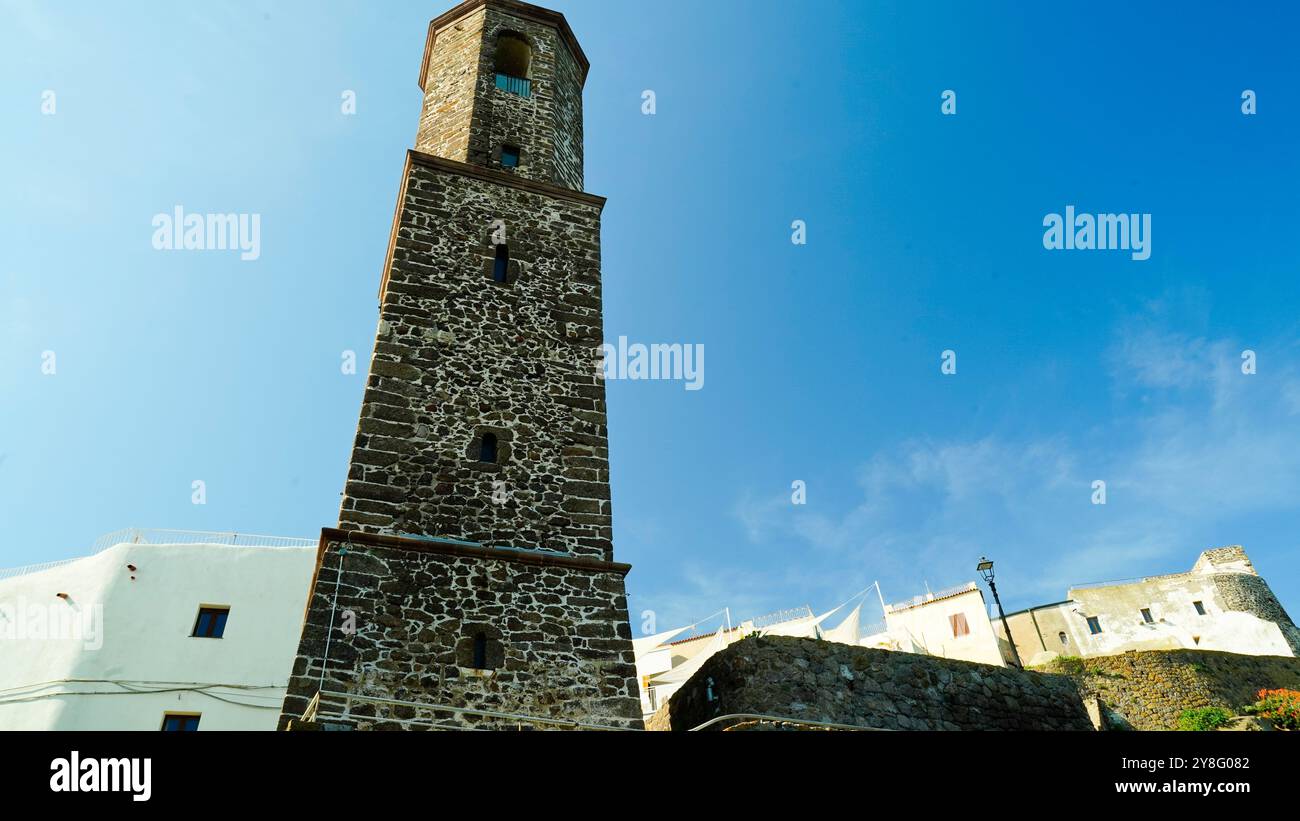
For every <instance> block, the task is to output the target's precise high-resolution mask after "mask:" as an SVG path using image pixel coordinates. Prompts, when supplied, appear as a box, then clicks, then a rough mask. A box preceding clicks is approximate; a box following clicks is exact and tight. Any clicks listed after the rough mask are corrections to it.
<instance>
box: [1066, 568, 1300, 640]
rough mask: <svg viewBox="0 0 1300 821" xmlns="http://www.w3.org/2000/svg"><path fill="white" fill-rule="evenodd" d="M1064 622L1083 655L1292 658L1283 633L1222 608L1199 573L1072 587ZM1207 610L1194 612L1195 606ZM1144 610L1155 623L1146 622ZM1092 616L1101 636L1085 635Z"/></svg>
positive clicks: (1209, 579) (1210, 581)
mask: <svg viewBox="0 0 1300 821" xmlns="http://www.w3.org/2000/svg"><path fill="white" fill-rule="evenodd" d="M1070 597H1071V599H1073V602H1071V603H1070V604H1069V605H1068V606H1063V607H1065V609H1066V611H1067V612H1066V613H1065V619H1066V622H1067V624H1068V625H1070V629H1071V633H1072V635H1073V637H1074V639H1075V641H1076V642H1077V643H1078V645H1079V646H1080V647H1081V648H1082V649H1083V655H1084V656H1094V655H1111V654H1114V653H1123V652H1126V651H1128V650H1171V649H1179V648H1186V649H1199V650H1221V651H1224V652H1229V653H1240V654H1243V655H1254V656H1290V655H1293V654H1292V652H1291V648H1290V646H1289V645H1288V644H1287V642H1286V639H1285V637H1284V636H1283V635H1282V631H1281V629H1280V628H1279V627H1278V625H1277V624H1275V623H1274V622H1271V621H1265V620H1263V619H1261V618H1259V617H1258V616H1255V615H1254V614H1251V613H1244V612H1240V611H1228V610H1225V609H1224V606H1223V602H1222V601H1221V600H1220V597H1219V593H1218V589H1217V588H1216V586H1215V584H1214V578H1213V576H1209V575H1200V574H1197V573H1187V574H1180V575H1176V576H1165V577H1160V578H1153V579H1147V580H1143V581H1139V582H1134V583H1131V584H1124V585H1113V586H1108V587H1094V588H1084V589H1075V590H1071V591H1070ZM1197 601H1199V602H1201V603H1202V604H1203V605H1204V607H1205V611H1206V612H1205V615H1200V614H1199V613H1197V612H1196V605H1195V602H1197ZM1142 608H1147V609H1149V610H1150V611H1151V616H1152V618H1153V619H1155V622H1154V623H1152V624H1147V623H1145V622H1144V621H1143V619H1142V612H1141V611H1142ZM1087 616H1096V617H1097V618H1098V619H1099V620H1100V622H1101V628H1102V632H1101V633H1098V634H1096V635H1093V634H1091V633H1090V632H1089V631H1088V625H1087V619H1086V617H1087Z"/></svg>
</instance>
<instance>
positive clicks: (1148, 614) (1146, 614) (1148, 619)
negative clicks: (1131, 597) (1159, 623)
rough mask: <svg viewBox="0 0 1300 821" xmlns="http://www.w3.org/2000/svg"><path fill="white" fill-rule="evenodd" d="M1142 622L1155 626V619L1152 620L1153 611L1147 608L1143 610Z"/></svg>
mask: <svg viewBox="0 0 1300 821" xmlns="http://www.w3.org/2000/svg"><path fill="white" fill-rule="evenodd" d="M1142 621H1144V622H1146V623H1147V624H1154V623H1155V619H1153V618H1151V611H1150V610H1149V609H1147V608H1145V607H1143V608H1142Z"/></svg>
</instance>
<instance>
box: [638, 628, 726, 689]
mask: <svg viewBox="0 0 1300 821" xmlns="http://www.w3.org/2000/svg"><path fill="white" fill-rule="evenodd" d="M725 630H726V628H725V627H719V628H718V632H716V633H714V634H713V638H711V639H709V643H708V645H706V646H705V647H704V649H703V650H701V651H700V652H698V653H696V654H695V655H694V656H692V657H691V658H689V659H687V660H686V661H684V662H682V663H681V664H679V665H678V666H676V667H674V668H673V669H671V670H669V671H667V672H664V673H660V674H659V675H657V676H655V677H654V679H652V680H651V682H650V683H651V684H681V683H682V682H684V681H686V680H687V679H688V678H690V677H691V676H693V675H695V671H696V670H698V669H700V668H701V667H703V666H704V662H706V661H708V660H709V657H710V656H712V655H713V654H714V653H716V652H718V651H719V650H721V649H722V648H723V647H724V646H726V643H727V642H726V639H725V638H724V631H725Z"/></svg>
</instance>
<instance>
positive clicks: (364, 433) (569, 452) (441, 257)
mask: <svg viewBox="0 0 1300 821" xmlns="http://www.w3.org/2000/svg"><path fill="white" fill-rule="evenodd" d="M602 203H603V201H602V200H600V199H599V198H597V197H587V196H586V195H580V194H568V193H567V192H563V191H561V190H560V189H553V188H549V187H542V186H539V185H535V184H533V185H529V184H526V183H512V181H511V180H509V179H508V178H504V177H503V176H502V175H501V174H500V173H499V172H492V171H487V170H482V171H478V170H476V169H474V168H472V167H468V166H461V165H458V164H455V163H449V162H447V161H445V160H440V159H437V158H434V157H429V156H426V155H421V154H416V153H412V154H411V155H410V159H409V161H408V163H407V177H406V181H405V185H404V186H403V194H402V200H401V204H400V205H399V209H400V210H399V213H398V219H397V225H396V231H395V235H394V246H393V257H392V261H391V265H390V268H389V270H388V278H387V280H386V282H385V285H384V289H383V296H382V303H381V305H380V322H379V331H378V338H377V340H376V344H375V354H374V359H373V361H372V362H371V365H370V376H369V379H368V381H367V383H366V391H365V395H364V398H363V402H362V408H361V418H360V422H359V425H358V430H357V437H356V442H355V445H354V449H353V452H352V463H351V465H350V469H349V473H348V481H347V485H346V487H345V494H344V498H343V502H342V510H341V512H340V515H339V521H340V523H341V525H340V526H341V527H343V528H344V529H360V530H365V531H368V532H373V533H391V534H412V535H420V536H449V537H453V538H460V539H467V540H470V541H477V542H483V543H487V544H495V545H508V546H514V547H544V548H549V549H553V550H562V551H565V552H568V553H570V554H573V555H583V556H595V557H598V558H602V559H605V560H607V561H608V560H610V559H611V558H612V552H613V541H612V540H613V527H612V522H611V510H610V491H609V448H608V439H607V430H606V424H605V385H604V382H603V381H602V380H601V379H600V377H599V375H598V368H597V364H598V361H599V360H598V358H597V355H596V353H597V350H598V348H599V345H600V343H601V341H602V338H603V332H602V320H601V296H600V207H601V204H602ZM495 220H501V221H502V222H503V225H504V232H505V238H506V241H507V244H508V246H509V249H510V275H509V281H507V282H505V283H499V282H496V281H494V279H493V275H492V266H493V259H494V254H495V245H494V244H493V243H492V239H493V237H492V230H491V228H490V226H491V225H492V223H493V222H494V221H495ZM485 433H492V434H493V435H495V436H496V437H497V440H498V449H497V454H498V458H497V459H496V461H495V462H491V463H487V462H481V461H479V459H478V455H479V448H480V445H481V442H482V438H483V435H484V434H485Z"/></svg>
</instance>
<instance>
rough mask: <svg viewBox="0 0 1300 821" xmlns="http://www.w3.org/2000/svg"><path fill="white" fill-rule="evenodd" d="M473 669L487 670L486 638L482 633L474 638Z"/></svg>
mask: <svg viewBox="0 0 1300 821" xmlns="http://www.w3.org/2000/svg"><path fill="white" fill-rule="evenodd" d="M474 669H475V670H486V669H487V636H486V635H484V634H483V633H479V634H477V635H476V636H474Z"/></svg>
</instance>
